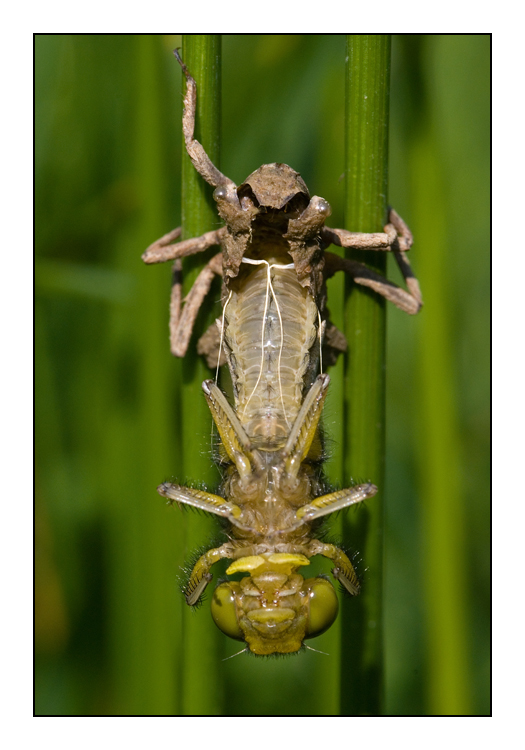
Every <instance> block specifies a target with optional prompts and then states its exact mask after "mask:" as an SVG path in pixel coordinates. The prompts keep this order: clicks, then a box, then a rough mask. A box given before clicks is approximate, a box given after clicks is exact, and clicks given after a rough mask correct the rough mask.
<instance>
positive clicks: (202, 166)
mask: <svg viewBox="0 0 525 750" xmlns="http://www.w3.org/2000/svg"><path fill="white" fill-rule="evenodd" d="M174 54H175V57H176V58H177V61H178V63H179V65H180V66H181V68H182V72H183V73H184V75H185V76H186V93H185V95H184V111H183V114H182V132H183V133H184V142H185V144H186V151H187V152H188V155H189V157H190V159H191V161H192V164H193V166H194V167H195V169H196V170H197V172H198V173H199V174H200V175H202V177H204V179H205V180H206V182H208V183H209V184H210V185H213V187H219V186H224V187H226V188H231V187H232V186H233V188H236V185H235V183H234V182H232V180H230V179H229V178H228V177H226V175H223V174H222V172H220V171H219V170H218V169H217V167H216V166H215V165H214V164H213V162H212V161H211V159H210V157H209V156H208V154H207V153H206V151H205V150H204V148H203V146H202V145H201V144H200V143H199V141H197V140H195V139H194V137H193V135H194V132H195V113H196V109H197V84H196V83H195V79H194V78H193V77H192V76H191V75H190V72H189V70H188V68H187V67H186V65H185V64H184V63H183V62H182V59H181V57H180V55H179V53H178V50H175V51H174Z"/></svg>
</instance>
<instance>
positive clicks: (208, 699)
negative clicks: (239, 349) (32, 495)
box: [182, 34, 221, 715]
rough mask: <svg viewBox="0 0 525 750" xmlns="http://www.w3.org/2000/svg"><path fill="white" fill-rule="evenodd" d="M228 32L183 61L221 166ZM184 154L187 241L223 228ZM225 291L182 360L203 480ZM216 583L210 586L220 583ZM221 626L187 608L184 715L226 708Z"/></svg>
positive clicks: (197, 37) (191, 441)
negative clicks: (214, 331)
mask: <svg viewBox="0 0 525 750" xmlns="http://www.w3.org/2000/svg"><path fill="white" fill-rule="evenodd" d="M220 53H221V37H220V35H219V34H185V35H183V38H182V58H183V60H184V62H185V63H186V65H187V66H188V69H189V71H190V73H191V75H192V76H193V77H194V78H195V81H196V83H197V118H196V130H195V137H196V138H197V140H198V141H200V143H202V145H203V146H204V148H205V150H206V152H207V153H208V155H209V157H210V159H211V160H212V161H213V163H214V164H216V165H219V156H220V154H219V136H220V113H221V110H220V102H221V65H220ZM182 148H183V159H182V162H183V163H182V232H183V235H182V236H183V238H188V237H197V236H199V235H201V234H203V233H204V232H207V231H210V230H211V229H215V228H216V227H217V225H218V218H217V212H216V209H215V203H214V201H213V198H212V189H211V188H210V186H209V185H207V184H206V183H205V182H204V180H203V179H202V177H201V176H200V175H199V174H197V172H196V171H195V169H194V167H193V165H192V163H191V161H190V159H189V157H188V155H187V154H186V150H185V147H184V143H183V146H182ZM199 267H202V259H201V258H199V257H196V258H188V259H187V261H186V262H185V264H184V274H185V293H186V292H187V291H188V290H189V288H190V287H191V285H192V284H193V282H194V280H195V277H196V276H197V273H198V271H199ZM217 297H218V294H215V295H213V291H212V292H211V294H210V296H209V298H208V300H207V301H206V302H205V305H204V306H203V307H204V308H205V309H203V310H202V311H201V314H200V315H199V318H198V320H197V323H196V326H195V333H196V335H195V336H194V337H193V340H192V342H191V343H190V347H189V351H188V353H187V355H186V356H185V357H184V360H183V363H182V373H183V386H182V387H183V393H182V436H183V437H182V446H183V447H182V452H183V465H184V472H185V477H188V478H191V479H192V480H194V481H195V480H197V481H199V482H206V483H210V482H211V483H213V482H217V480H218V474H217V473H216V471H215V470H214V467H213V464H212V461H211V456H210V434H211V417H210V413H209V410H208V407H207V405H206V401H205V399H204V396H203V394H202V390H201V383H202V381H203V380H204V379H205V378H208V377H209V376H210V371H209V370H208V369H207V368H206V366H205V364H204V363H203V362H202V359H201V358H198V357H197V354H196V351H195V341H196V337H197V335H202V333H204V331H205V330H206V328H207V326H208V325H209V324H210V323H211V322H212V321H213V318H214V316H213V314H212V313H211V307H210V305H211V302H210V301H209V300H211V299H214V298H215V299H216V298H217ZM184 520H185V523H186V524H187V525H186V554H187V555H188V553H190V554H191V552H193V551H194V550H195V549H196V548H198V547H199V545H202V544H203V543H206V542H207V541H208V540H209V539H210V536H211V534H212V533H213V532H212V531H211V527H210V523H209V521H208V519H207V518H205V517H203V516H197V515H193V514H192V515H190V514H187V515H186V516H185V519H184ZM212 585H213V584H211V583H210V585H209V588H210V589H211V588H212ZM220 637H221V636H220V634H219V631H218V630H217V629H216V628H215V625H214V624H213V622H212V620H211V617H210V614H209V611H208V607H206V606H205V607H204V608H203V610H202V611H199V612H198V613H194V612H191V611H190V610H189V608H187V607H186V608H185V613H184V652H183V673H182V674H183V696H184V699H183V712H184V713H185V714H192V715H217V714H220V713H221V702H220V694H219V674H218V665H219V664H220V658H221V657H220V654H219V647H220V646H219V638H220Z"/></svg>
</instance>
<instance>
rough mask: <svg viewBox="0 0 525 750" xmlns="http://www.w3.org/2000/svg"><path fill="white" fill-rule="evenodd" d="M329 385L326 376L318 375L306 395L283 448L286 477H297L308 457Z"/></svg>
mask: <svg viewBox="0 0 525 750" xmlns="http://www.w3.org/2000/svg"><path fill="white" fill-rule="evenodd" d="M329 383H330V378H329V377H328V375H318V376H317V378H316V379H315V381H314V383H313V384H312V387H311V388H310V390H309V391H308V393H307V394H306V398H305V399H304V401H303V404H302V406H301V408H300V410H299V413H298V415H297V418H296V420H295V422H294V425H293V427H292V429H291V431H290V434H289V436H288V440H287V441H286V445H285V446H284V448H283V458H284V468H285V472H286V474H287V475H288V476H292V477H296V476H297V474H298V472H299V469H300V467H301V464H302V462H303V461H304V459H305V458H306V456H307V455H308V451H309V450H310V447H311V445H312V442H313V440H314V438H315V436H316V433H317V428H318V425H319V419H320V417H321V412H322V410H323V404H324V400H325V398H326V392H327V389H328V385H329Z"/></svg>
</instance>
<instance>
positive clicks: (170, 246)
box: [142, 227, 228, 265]
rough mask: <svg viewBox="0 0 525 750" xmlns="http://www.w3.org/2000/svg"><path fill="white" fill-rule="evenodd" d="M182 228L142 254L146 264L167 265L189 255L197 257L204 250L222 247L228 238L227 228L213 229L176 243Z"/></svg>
mask: <svg viewBox="0 0 525 750" xmlns="http://www.w3.org/2000/svg"><path fill="white" fill-rule="evenodd" d="M180 233H181V228H180V227H177V229H173V230H172V231H171V232H168V234H165V235H164V236H163V237H161V238H160V239H158V240H156V241H155V242H153V243H152V244H151V245H150V246H149V247H148V248H147V250H146V251H145V252H144V253H143V254H142V260H143V261H144V263H147V264H148V265H151V264H153V263H165V262H166V261H168V260H176V259H177V258H186V257H187V256H188V255H195V254H196V253H200V252H202V251H203V250H207V249H208V248H209V247H213V245H220V244H221V240H222V239H223V238H224V237H225V236H226V234H227V233H228V230H227V229H226V227H221V228H220V229H213V230H212V231H211V232H205V233H204V234H202V235H201V236H200V237H191V238H190V239H189V240H183V241H182V242H175V240H177V239H178V238H179V237H180Z"/></svg>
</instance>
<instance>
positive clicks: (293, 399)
mask: <svg viewBox="0 0 525 750" xmlns="http://www.w3.org/2000/svg"><path fill="white" fill-rule="evenodd" d="M288 259H289V258H288ZM285 263H286V261H285ZM285 263H283V261H282V259H281V260H280V261H277V260H276V259H275V258H273V257H271V256H266V263H264V264H261V265H244V266H243V267H242V270H241V273H240V274H239V276H238V277H237V278H236V279H235V280H233V281H232V283H231V290H232V294H231V297H230V299H229V302H228V303H227V305H226V308H225V323H226V327H225V341H226V345H227V347H228V348H229V350H230V370H231V374H232V380H233V385H234V392H235V399H236V412H237V416H238V417H239V419H240V421H241V423H242V425H243V427H244V429H245V430H246V432H247V434H248V436H249V437H250V438H251V439H252V440H253V442H254V444H255V445H258V446H260V447H261V448H262V449H265V448H266V449H267V450H275V449H276V448H278V447H280V446H281V445H282V444H284V442H285V441H286V438H287V437H288V434H289V432H290V428H291V426H292V425H293V423H294V420H295V418H296V416H297V413H298V411H299V409H300V407H301V403H302V399H303V395H304V392H305V390H307V389H308V388H309V386H310V385H311V382H312V379H313V377H314V376H315V374H316V372H314V370H315V369H316V361H317V359H318V355H319V340H318V335H317V334H318V312H317V307H316V305H315V302H314V300H313V298H312V296H311V295H310V294H309V293H308V291H307V290H306V289H305V288H304V287H302V286H301V285H300V283H299V282H298V280H297V273H296V271H295V268H293V266H292V267H291V268H283V267H278V265H280V266H283V265H284V264H285ZM272 264H276V265H273V267H272ZM269 278H270V283H269Z"/></svg>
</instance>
